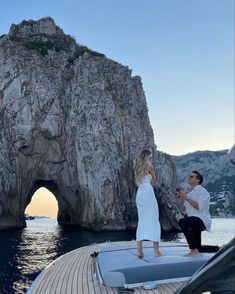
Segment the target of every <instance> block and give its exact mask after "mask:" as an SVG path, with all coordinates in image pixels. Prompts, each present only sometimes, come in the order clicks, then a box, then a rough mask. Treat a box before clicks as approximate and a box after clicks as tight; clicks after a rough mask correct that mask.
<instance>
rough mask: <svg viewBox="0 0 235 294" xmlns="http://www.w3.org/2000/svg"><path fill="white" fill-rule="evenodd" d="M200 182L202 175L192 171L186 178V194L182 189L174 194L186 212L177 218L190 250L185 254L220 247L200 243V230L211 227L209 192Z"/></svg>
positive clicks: (208, 229) (216, 249)
mask: <svg viewBox="0 0 235 294" xmlns="http://www.w3.org/2000/svg"><path fill="white" fill-rule="evenodd" d="M202 182H203V177H202V175H201V174H200V173H199V172H198V171H193V172H192V173H191V175H190V176H189V180H188V183H189V185H190V186H191V191H190V192H189V193H188V194H186V193H185V192H183V191H179V192H178V193H177V194H176V199H177V200H178V201H179V203H180V208H181V210H182V212H183V213H186V214H187V216H186V217H184V218H182V219H180V220H179V225H180V227H181V229H182V231H183V233H184V235H185V238H186V240H187V242H188V244H189V248H190V250H191V251H190V252H189V253H188V254H186V256H195V255H198V254H199V253H200V252H216V251H218V250H219V249H220V248H219V246H208V245H204V246H202V245H201V232H202V231H204V230H207V231H210V228H211V217H210V213H209V204H210V194H209V193H208V192H207V190H206V189H205V188H203V187H202V186H201V184H202Z"/></svg>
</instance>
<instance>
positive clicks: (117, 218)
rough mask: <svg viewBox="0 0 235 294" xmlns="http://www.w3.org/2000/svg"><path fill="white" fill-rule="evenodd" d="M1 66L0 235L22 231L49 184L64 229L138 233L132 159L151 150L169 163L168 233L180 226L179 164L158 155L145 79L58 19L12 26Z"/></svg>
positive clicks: (164, 183) (164, 186)
mask: <svg viewBox="0 0 235 294" xmlns="http://www.w3.org/2000/svg"><path fill="white" fill-rule="evenodd" d="M0 68H1V71H0V229H4V228H5V229H6V228H16V227H24V226H25V217H24V212H25V208H26V206H27V205H28V204H29V203H30V201H31V198H32V195H33V194H34V192H35V191H36V190H37V189H38V188H39V187H42V186H44V187H46V188H47V189H49V190H50V191H51V192H53V193H54V195H55V197H56V199H57V201H58V206H59V212H58V222H59V223H61V224H65V225H79V226H81V227H84V228H88V229H94V230H122V229H127V228H133V227H134V226H135V225H136V220H137V213H136V207H135V197H134V196H135V191H136V187H135V184H134V177H133V169H132V162H133V159H134V158H135V156H136V155H137V154H138V153H139V152H140V150H142V149H143V148H144V147H149V148H152V150H153V153H154V165H155V168H156V170H157V171H158V166H159V165H161V166H162V167H159V184H158V187H157V188H156V190H157V195H158V200H159V205H160V207H161V208H162V209H161V222H162V227H163V229H165V230H172V229H175V228H178V227H177V222H176V219H177V217H178V211H177V208H176V206H175V202H174V200H173V198H172V191H173V189H174V188H175V186H176V183H175V179H176V177H175V170H174V166H173V164H172V162H171V160H170V158H169V156H167V155H165V154H163V153H158V152H157V151H156V146H155V145H154V137H153V131H152V128H151V126H150V122H149V117H148V109H147V104H146V98H145V94H144V91H143V87H142V83H141V79H140V77H138V76H134V77H133V76H132V75H131V70H130V69H129V68H128V67H127V66H123V65H121V64H119V63H117V62H115V61H112V60H110V59H108V58H106V57H105V56H104V55H103V54H100V53H98V52H95V51H92V50H90V49H88V48H87V47H85V46H82V45H79V44H77V43H76V42H75V40H74V39H73V38H72V37H71V36H69V35H65V34H64V33H63V31H62V29H60V28H59V27H58V26H56V25H55V23H54V21H53V20H52V19H51V18H43V19H40V20H38V21H33V20H30V21H23V22H22V23H21V24H19V25H12V26H11V28H10V32H9V33H8V34H6V35H3V36H1V37H0ZM45 205H46V203H45Z"/></svg>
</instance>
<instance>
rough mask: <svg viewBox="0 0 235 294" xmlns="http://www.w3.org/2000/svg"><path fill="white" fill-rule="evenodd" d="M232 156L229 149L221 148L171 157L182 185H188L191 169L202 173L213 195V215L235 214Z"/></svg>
mask: <svg viewBox="0 0 235 294" xmlns="http://www.w3.org/2000/svg"><path fill="white" fill-rule="evenodd" d="M233 152H234V151H233ZM231 156H232V155H230V154H228V150H221V151H197V152H193V153H189V154H186V155H182V156H172V157H171V158H172V160H173V161H174V163H175V166H176V170H177V174H178V178H179V182H180V183H181V186H185V187H186V183H187V177H188V175H189V173H191V171H193V170H198V171H199V172H201V173H202V175H203V177H204V181H203V186H204V187H205V188H206V189H207V190H208V191H209V192H210V195H211V205H210V210H211V214H212V215H213V216H222V217H226V216H229V217H232V216H235V200H234V199H235V195H234V191H235V169H234V165H233V164H232V160H233V158H231ZM233 156H234V155H233Z"/></svg>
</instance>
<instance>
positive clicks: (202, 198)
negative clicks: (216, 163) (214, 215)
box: [184, 185, 212, 231]
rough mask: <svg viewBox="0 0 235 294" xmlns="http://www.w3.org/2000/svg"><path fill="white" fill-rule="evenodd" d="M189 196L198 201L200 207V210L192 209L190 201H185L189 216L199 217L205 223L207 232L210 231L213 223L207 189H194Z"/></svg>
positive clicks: (198, 187)
mask: <svg viewBox="0 0 235 294" xmlns="http://www.w3.org/2000/svg"><path fill="white" fill-rule="evenodd" d="M187 196H188V197H189V198H191V199H192V200H194V201H196V202H197V203H198V206H199V209H196V208H194V207H192V205H191V204H190V203H189V202H188V201H185V202H184V206H185V208H186V212H187V215H188V216H196V217H199V218H200V219H201V220H202V221H203V223H204V225H205V227H206V230H207V231H210V229H211V222H212V221H211V216H210V213H209V204H210V194H209V193H208V192H207V190H206V189H205V188H203V187H202V186H201V185H198V186H196V187H194V188H193V189H192V191H191V192H189V193H188V194H187Z"/></svg>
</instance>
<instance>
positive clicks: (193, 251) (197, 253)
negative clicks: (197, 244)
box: [184, 249, 200, 257]
mask: <svg viewBox="0 0 235 294" xmlns="http://www.w3.org/2000/svg"><path fill="white" fill-rule="evenodd" d="M198 255H200V253H199V251H198V250H197V249H193V250H191V251H190V252H189V253H188V254H185V255H184V256H189V257H190V256H198Z"/></svg>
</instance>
